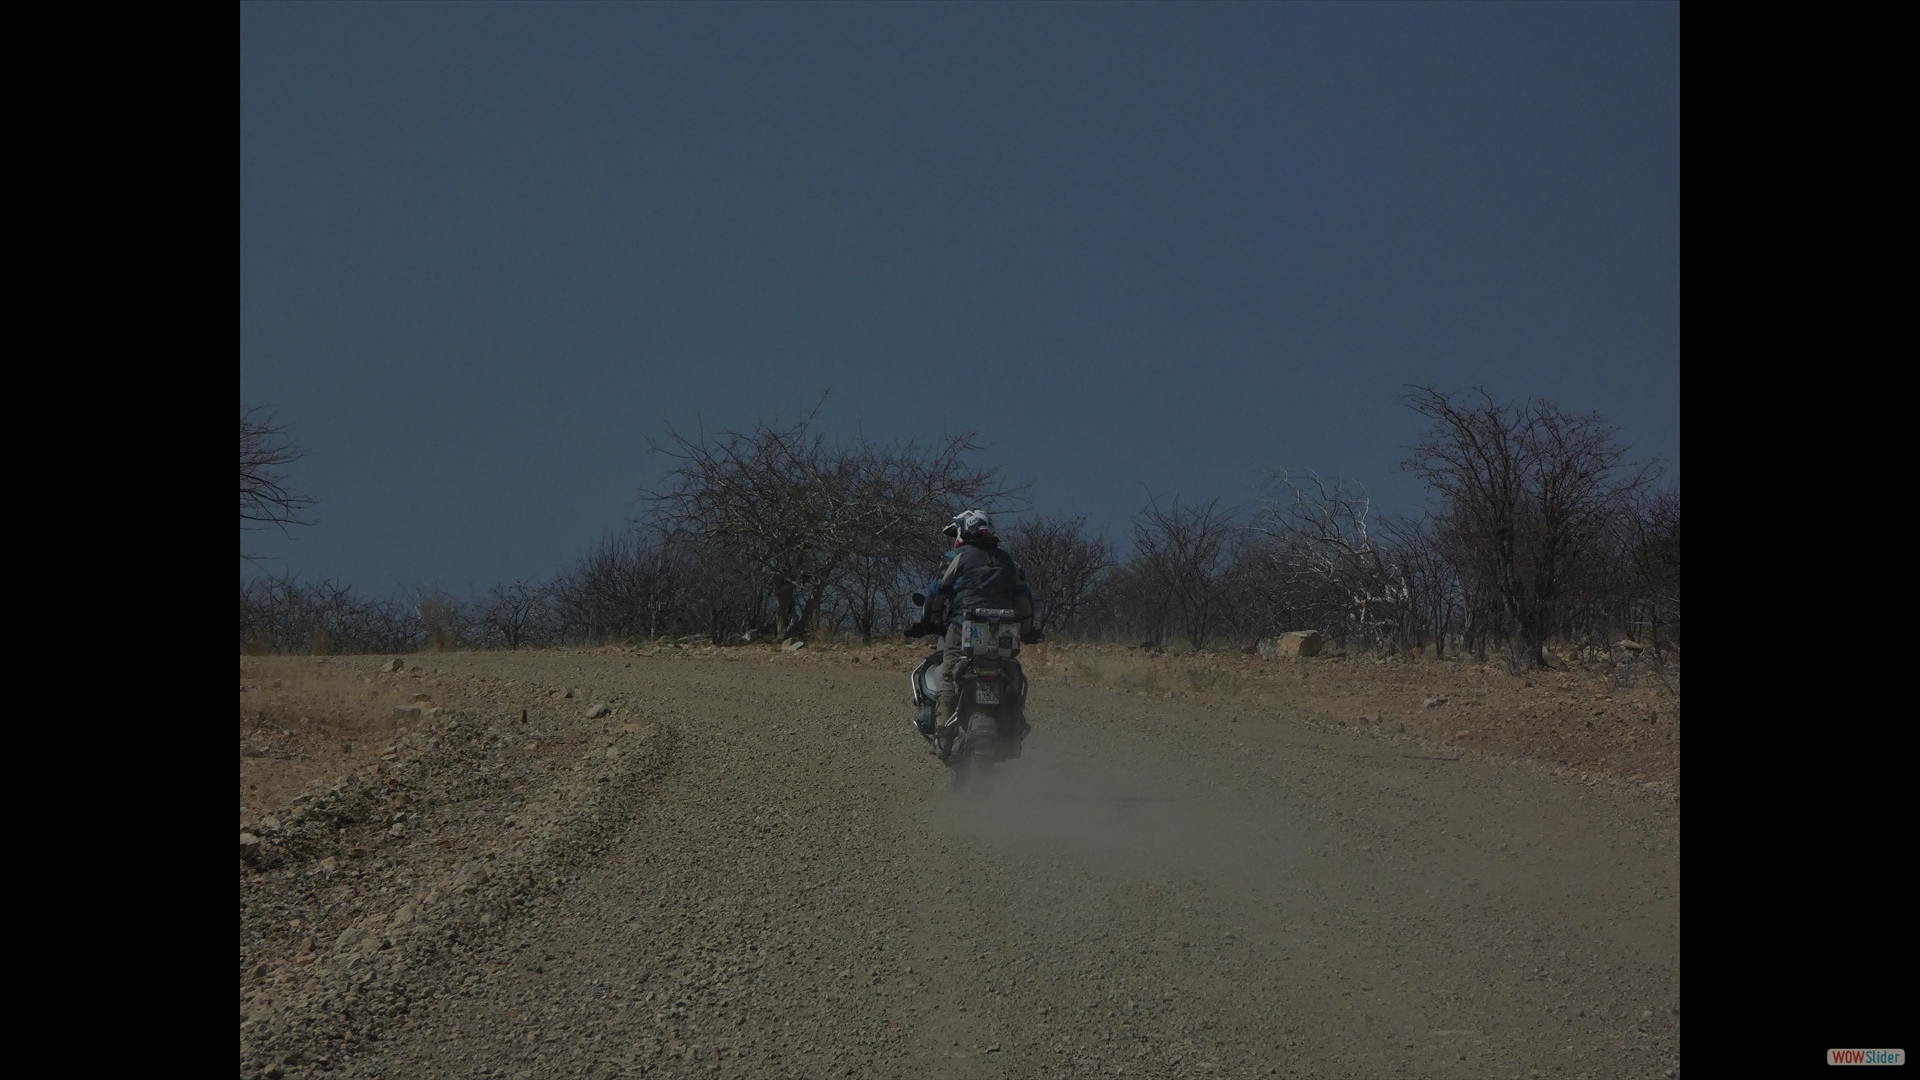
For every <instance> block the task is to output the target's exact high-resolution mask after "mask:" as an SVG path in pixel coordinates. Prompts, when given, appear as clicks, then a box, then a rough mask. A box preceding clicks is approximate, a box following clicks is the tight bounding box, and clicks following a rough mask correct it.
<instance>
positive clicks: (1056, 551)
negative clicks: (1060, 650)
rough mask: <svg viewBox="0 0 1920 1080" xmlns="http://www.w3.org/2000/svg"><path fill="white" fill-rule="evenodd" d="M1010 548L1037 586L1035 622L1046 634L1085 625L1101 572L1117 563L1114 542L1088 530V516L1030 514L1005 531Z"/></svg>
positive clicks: (1002, 534) (1034, 596)
mask: <svg viewBox="0 0 1920 1080" xmlns="http://www.w3.org/2000/svg"><path fill="white" fill-rule="evenodd" d="M1001 538H1002V541H1003V543H1005V545H1006V547H1007V550H1008V551H1009V552H1010V553H1011V554H1012V555H1013V557H1014V558H1015V559H1016V560H1018V562H1019V563H1020V567H1021V569H1023V570H1024V571H1026V575H1027V585H1028V586H1029V587H1030V588H1031V589H1032V590H1033V621H1034V625H1035V626H1036V627H1038V628H1039V629H1040V630H1041V631H1042V632H1044V633H1048V634H1058V633H1069V634H1070V633H1073V632H1075V631H1076V630H1079V629H1081V627H1080V622H1081V617H1082V615H1083V614H1084V613H1085V612H1086V611H1087V609H1088V607H1089V605H1090V604H1091V603H1092V602H1093V601H1094V596H1095V589H1096V587H1097V586H1098V584H1099V582H1100V578H1101V575H1103V574H1105V573H1106V572H1107V571H1108V570H1110V569H1111V568H1112V567H1113V565H1114V563H1115V555H1114V551H1113V544H1112V543H1111V542H1109V541H1108V540H1107V538H1106V537H1104V536H1094V535H1090V534H1089V533H1088V532H1087V519H1086V518H1084V517H1074V518H1067V517H1046V516H1041V517H1032V518H1028V519H1026V520H1024V521H1020V522H1017V523H1015V524H1014V525H1012V526H1010V527H1009V528H1007V529H1004V530H1002V533H1001Z"/></svg>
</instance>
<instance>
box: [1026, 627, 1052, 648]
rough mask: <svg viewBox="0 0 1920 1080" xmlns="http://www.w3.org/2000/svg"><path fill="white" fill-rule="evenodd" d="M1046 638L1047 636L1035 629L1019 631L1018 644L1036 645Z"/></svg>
mask: <svg viewBox="0 0 1920 1080" xmlns="http://www.w3.org/2000/svg"><path fill="white" fill-rule="evenodd" d="M1046 639H1047V636H1046V635H1045V634H1042V633H1041V632H1040V631H1039V630H1037V629H1034V630H1022V631H1020V644H1022V645H1038V644H1040V643H1041V642H1042V641H1045V640H1046Z"/></svg>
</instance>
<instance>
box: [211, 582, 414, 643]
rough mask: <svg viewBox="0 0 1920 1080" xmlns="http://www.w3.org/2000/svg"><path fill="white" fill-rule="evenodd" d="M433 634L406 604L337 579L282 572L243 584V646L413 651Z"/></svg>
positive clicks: (241, 628) (241, 600)
mask: <svg viewBox="0 0 1920 1080" xmlns="http://www.w3.org/2000/svg"><path fill="white" fill-rule="evenodd" d="M426 638H427V635H426V633H425V628H424V626H423V625H422V623H421V621H420V619H419V616H418V615H417V614H416V613H415V612H412V611H409V610H408V608H407V607H406V606H404V605H401V604H397V603H395V602H393V601H388V600H369V599H366V598H363V597H360V596H357V595H355V593H354V591H353V588H352V587H351V586H347V585H341V584H339V583H338V582H334V581H318V582H301V581H299V580H297V579H295V578H294V577H293V576H292V575H289V574H282V575H279V576H268V577H259V578H255V579H253V580H252V581H248V582H245V583H243V584H242V585H241V586H240V650H241V652H243V653H248V654H251V655H264V654H268V653H313V654H316V655H325V654H327V653H373V652H413V651H415V650H417V649H418V648H420V647H421V645H422V644H424V643H425V641H426Z"/></svg>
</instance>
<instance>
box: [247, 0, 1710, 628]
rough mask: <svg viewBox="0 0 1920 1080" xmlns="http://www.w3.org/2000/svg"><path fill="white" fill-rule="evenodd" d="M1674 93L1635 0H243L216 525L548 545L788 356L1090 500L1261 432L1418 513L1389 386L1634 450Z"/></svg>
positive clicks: (1031, 477) (1672, 244)
mask: <svg viewBox="0 0 1920 1080" xmlns="http://www.w3.org/2000/svg"><path fill="white" fill-rule="evenodd" d="M1679 113H1680V99H1679V7H1678V5H1677V4H1668V3H1605V4H1474V5H1449V4H1411V3H1403V4H1357V3H1356V4H1333V5H1316V4H1246V5H1236V4H1224V3H1221V4H1118V3H1115V4H1064V3H1062V4H1047V5H1022V4H950V5H943V4H858V5H853V4H847V5H842V4H822V5H808V4H801V3H780V4H764V5H760V4H742V5H725V4H717V3H716V4H698V5H673V4H539V5H534V4H512V3H500V4H429V3H416V4H315V3H289V4H266V3H250V4H244V5H242V7H241V10H240V400H241V402H242V403H244V404H249V405H262V406H267V407H270V408H271V409H273V410H274V411H275V412H276V413H277V414H278V415H279V416H280V417H281V418H282V419H283V420H286V421H291V422H292V423H293V425H294V428H295V434H296V437H297V439H298V441H299V443H300V445H301V446H302V447H303V448H305V450H306V451H307V457H306V458H305V459H304V460H303V461H301V462H300V463H299V464H298V465H297V466H296V467H295V469H294V478H295V483H296V486H298V487H300V488H302V489H303V490H305V491H307V492H308V493H310V494H312V495H313V496H315V497H317V498H318V499H319V500H320V505H319V506H318V508H317V509H316V514H317V516H318V517H319V518H320V519H321V523H320V524H319V525H317V526H314V527H312V528H308V529H302V530H298V531H297V532H296V534H295V539H293V540H290V541H289V540H282V539H280V538H278V537H277V536H275V535H273V534H249V535H248V536H247V537H245V538H243V542H244V544H245V545H246V546H249V547H251V548H254V549H257V550H259V551H261V552H264V553H266V554H267V555H269V556H271V557H272V558H273V559H275V560H277V561H274V562H272V563H270V564H269V566H270V568H271V569H275V570H279V569H289V570H293V571H296V572H299V573H301V574H303V575H306V576H331V577H336V578H339V579H341V580H344V581H348V582H353V583H356V584H358V585H359V586H361V587H362V588H366V589H370V590H372V591H374V592H384V591H386V590H388V589H390V588H393V587H396V586H405V585H420V584H427V583H434V584H439V585H441V586H444V587H448V588H452V589H455V590H464V589H466V588H468V587H485V586H486V585H489V584H492V583H493V582H495V581H498V580H504V579H511V578H516V577H544V576H547V575H550V574H551V573H553V572H554V571H555V570H556V569H558V568H559V567H560V566H561V565H563V564H565V563H567V562H569V561H570V560H571V558H572V556H573V555H574V553H575V552H576V551H577V550H578V549H579V547H580V546H582V545H583V544H585V543H588V542H590V541H592V540H594V539H595V538H596V537H598V535H599V534H600V533H602V532H603V531H604V530H605V529H607V528H609V527H611V526H614V525H617V524H619V523H620V522H621V521H622V520H624V519H625V518H627V517H629V516H631V515H633V514H635V513H637V512H638V509H639V508H638V506H637V505H636V504H635V496H636V494H637V492H638V491H639V489H640V488H642V487H643V486H646V485H648V484H651V483H654V482H656V481H657V480H658V478H659V477H660V475H661V473H662V471H663V468H664V463H663V461H662V459H661V458H660V457H659V456H657V455H650V454H649V453H648V452H647V441H646V440H647V437H648V436H650V435H651V436H656V437H657V436H659V435H661V434H663V433H664V431H665V430H666V428H667V426H668V425H670V424H671V425H673V426H675V427H677V428H680V429H682V430H689V431H690V430H693V429H696V428H697V427H698V426H699V425H701V424H703V423H704V424H705V425H706V427H707V428H708V429H716V428H725V427H730V426H745V425H750V424H752V423H753V422H754V421H755V420H756V419H758V418H770V417H772V416H774V415H776V414H778V415H779V416H781V417H792V416H795V415H797V414H799V413H801V412H802V411H804V410H805V409H807V408H808V407H810V406H811V405H812V404H813V403H814V402H815V401H817V400H818V398H819V396H820V394H821V392H822V391H824V390H830V391H831V396H830V397H829V398H828V401H827V405H826V409H825V411H824V414H823V415H824V418H825V420H826V421H827V422H828V424H829V427H830V429H831V430H833V431H838V432H843V433H844V432H851V431H854V430H864V431H865V432H866V433H867V434H868V435H869V436H873V437H878V438H892V437H895V436H912V435H920V436H926V437H937V436H938V435H939V434H941V433H942V432H943V431H947V430H952V429H957V428H962V427H968V428H973V429H976V430H978V431H979V432H980V433H981V436H982V438H983V440H984V441H985V442H987V443H989V444H990V445H991V448H992V449H991V461H992V462H993V463H996V464H999V465H1002V466H1004V467H1005V468H1006V470H1007V471H1008V473H1009V475H1010V476H1012V477H1014V478H1015V479H1020V480H1028V481H1031V482H1032V484H1033V501H1034V506H1035V509H1037V510H1040V511H1044V512H1049V513H1071V514H1085V515H1087V516H1088V517H1089V518H1090V519H1091V520H1092V521H1093V522H1094V523H1095V524H1096V525H1101V526H1105V527H1107V528H1108V529H1110V530H1111V531H1112V532H1113V533H1114V534H1116V535H1119V534H1121V533H1123V532H1124V531H1125V529H1126V527H1127V522H1128V519H1129V518H1130V516H1131V515H1132V514H1133V513H1134V512H1135V511H1136V510H1138V509H1139V508H1140V506H1141V505H1142V503H1143V502H1144V498H1145V493H1146V492H1147V491H1148V490H1151V491H1153V492H1154V493H1156V494H1165V493H1171V492H1178V493H1179V494H1180V495H1181V496H1182V497H1183V498H1187V499H1194V498H1201V499H1204V498H1210V497H1214V496H1219V497H1222V498H1223V499H1224V500H1226V501H1227V502H1229V503H1242V502H1247V501H1249V500H1251V499H1252V498H1253V497H1254V495H1255V490H1254V487H1255V484H1256V483H1257V482H1258V480H1259V479H1260V476H1261V474H1262V472H1263V470H1266V469H1269V468H1289V469H1295V470H1302V469H1316V470H1319V471H1321V472H1323V473H1329V474H1331V473H1340V474H1344V475H1346V476H1348V477H1351V478H1353V479H1356V480H1358V481H1360V482H1362V483H1364V484H1366V485H1367V486H1368V487H1369V488H1370V489H1371V490H1372V491H1373V493H1374V495H1375V496H1376V501H1377V503H1378V504H1379V505H1381V506H1383V507H1385V508H1388V509H1396V510H1413V509H1416V508H1417V507H1418V504H1419V500H1420V497H1421V493H1420V491H1419V489H1418V486H1417V484H1416V483H1415V482H1414V481H1413V480H1412V479H1411V478H1410V477H1408V476H1407V475H1405V474H1403V473H1400V472H1398V471H1396V467H1395V466H1396V462H1398V460H1399V459H1400V457H1401V450H1402V448H1403V447H1404V446H1405V445H1406V444H1407V443H1408V442H1410V441H1411V440H1412V439H1413V437H1414V436H1415V434H1416V433H1417V432H1418V430H1419V424H1418V418H1417V417H1416V416H1414V415H1413V414H1412V413H1411V412H1409V411H1408V410H1407V409H1406V408H1405V406H1404V404H1402V403H1401V402H1400V401H1398V400H1396V395H1398V394H1401V393H1403V392H1404V388H1405V386H1406V384H1409V383H1433V384H1437V385H1439V386H1440V387H1442V388H1443V389H1449V390H1463V389H1466V388H1469V387H1472V386H1475V385H1480V384H1484V385H1485V386H1487V387H1488V388H1489V389H1490V390H1492V391H1493V392H1494V393H1495V394H1496V395H1497V396H1499V397H1503V398H1523V397H1534V396H1538V397H1545V398H1549V399H1552V400H1555V401H1557V402H1559V403H1560V404H1561V405H1562V406H1564V407H1567V408H1569V409H1574V410H1577V411H1598V412H1600V413H1602V414H1603V415H1605V416H1607V417H1608V418H1610V419H1612V420H1613V421H1615V422H1616V423H1617V424H1619V425H1620V427H1621V428H1622V437H1623V438H1624V439H1626V440H1627V441H1629V442H1631V443H1632V444H1633V445H1634V446H1635V447H1636V450H1637V451H1638V453H1639V455H1640V456H1642V457H1654V456H1657V457H1660V458H1664V459H1666V460H1667V461H1668V462H1670V463H1671V465H1670V468H1669V475H1670V476H1672V477H1674V478H1677V477H1678V474H1679V439H1680V389H1679V385H1680V352H1679V348H1680V346H1679V317H1680V292H1679V262H1680V238H1679V182H1680V161H1679V134H1680V130H1679V129H1680V118H1679ZM939 524H940V523H937V522H929V523H928V527H929V530H930V531H932V530H935V529H937V528H938V525H939ZM244 573H245V571H243V574H244Z"/></svg>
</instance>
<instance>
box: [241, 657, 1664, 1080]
mask: <svg viewBox="0 0 1920 1080" xmlns="http://www.w3.org/2000/svg"><path fill="white" fill-rule="evenodd" d="M914 655H915V651H914V650H910V649H906V648H903V647H899V646H878V647H873V648H864V649H861V648H853V649H848V648H840V649H834V650H822V649H820V648H817V647H816V648H813V649H808V650H805V651H802V652H800V653H798V654H792V653H786V652H782V651H779V650H777V649H773V648H769V647H742V648H733V649H698V648H693V649H673V648H664V649H662V648H648V649H617V650H594V651H585V650H582V651H555V652H519V653H459V654H446V655H439V656H422V657H406V658H402V659H401V663H402V664H403V665H404V670H400V671H393V670H378V669H380V668H382V667H385V668H392V667H393V666H395V665H393V664H391V663H389V662H388V658H385V657H345V658H342V657H333V658H272V657H260V658H243V659H242V661H241V702H242V724H241V814H242V835H241V876H240V894H241V895H240V905H241V919H240V986H241V990H240V995H241V1007H240V1013H241V1016H240V1020H241V1028H240V1040H241V1045H240V1069H241V1075H242V1076H244V1077H258V1076H262V1075H266V1076H272V1077H318V1076H341V1077H346V1076H365V1077H441V1076H444V1077H456V1076H457V1077H470V1076H484V1077H492V1076H506V1077H521V1076H525V1077H549V1076H553V1077H562V1076H564V1077H611V1076H649V1077H669V1076H671V1077H688V1076H707V1075H715V1076H740V1077H768V1078H772V1077H799V1076H871V1077H908V1076H912V1077H918V1076H928V1077H1005V1078H1019V1077H1046V1076H1062V1077H1064V1076H1095V1075H1097V1076H1146V1077H1162V1076H1165V1077H1187V1076H1193V1077H1199V1076H1266V1075H1279V1076H1353V1077H1375V1076H1462V1077H1466V1076H1475V1077H1479V1076H1500V1077H1506V1076H1514V1077H1533V1076H1555V1077H1578V1076H1595V1077H1614V1076H1673V1075H1677V1070H1678V1067H1679V1033H1678V1024H1679V896H1678V886H1679V804H1678V790H1679V789H1678V762H1679V757H1678V720H1679V713H1678V697H1677V696H1676V692H1677V688H1678V685H1677V684H1678V672H1677V669H1674V668H1672V667H1671V666H1667V667H1663V668H1662V669H1661V670H1659V671H1657V672H1656V671H1653V670H1652V669H1651V667H1650V665H1648V664H1646V663H1643V662H1640V661H1633V660H1630V659H1629V658H1628V657H1626V656H1624V655H1616V656H1612V657H1598V658H1595V657H1589V658H1585V659H1582V658H1569V661H1568V669H1567V670H1565V671H1561V672H1555V673H1547V674H1544V675H1541V676H1538V677H1529V678H1527V679H1519V678H1516V677H1514V676H1511V675H1507V674H1504V673H1502V672H1498V671H1494V670H1491V669H1486V668H1480V667H1477V666H1474V665H1470V664H1454V663H1447V664H1431V663H1430V664H1372V663H1368V662H1365V661H1361V660H1358V659H1333V658H1316V659H1313V660H1301V661H1276V660H1272V659H1265V658H1260V657H1244V656H1239V655H1237V654H1236V655H1225V656H1206V655H1203V656H1197V657H1186V658H1175V657H1156V656H1148V655H1145V654H1143V653H1142V652H1141V651H1140V650H1125V649H1112V648H1105V649H1101V648H1091V647H1086V648H1070V647H1063V646H1043V647H1038V648H1036V649H1033V650H1030V651H1029V655H1028V668H1029V671H1030V673H1032V674H1033V675H1034V676H1035V687H1034V691H1033V698H1032V704H1031V706H1030V710H1029V711H1030V715H1031V717H1032V718H1033V720H1034V722H1035V728H1036V730H1035V733H1034V735H1033V736H1032V738H1031V739H1029V741H1028V744H1027V749H1026V753H1025V756H1024V757H1023V758H1022V760H1020V761H1018V762H1012V763H1008V764H1006V765H1004V766H1002V767H1001V768H1000V769H999V771H998V773H997V775H996V776H994V777H993V778H992V780H991V782H990V783H988V784H987V785H985V787H984V788H983V790H981V791H979V792H970V793H968V794H967V795H965V796H955V795H953V794H950V793H949V792H948V790H947V785H946V782H945V777H944V773H943V770H942V769H941V767H940V766H939V764H938V763H937V762H935V761H934V760H933V759H932V758H931V757H929V756H928V755H927V753H926V747H925V744H924V743H923V742H921V741H920V740H919V739H918V737H917V736H915V735H914V734H913V733H912V731H911V730H910V726H909V722H910V717H911V709H910V707H909V706H908V705H907V703H906V693H907V676H906V672H907V670H908V668H909V667H910V666H911V661H912V657H913V656H914ZM396 707H397V708H398V710H400V711H398V712H396V711H395V710H396ZM1463 733H1464V734H1463ZM303 777H304V778H305V781H306V782H305V783H304V784H303V783H302V782H301V781H302V778H303ZM319 777H326V778H329V779H328V782H324V783H322V782H318V780H317V778H319ZM296 788H299V789H302V792H303V793H301V794H299V795H297V796H296V795H291V794H285V793H287V792H291V791H294V790H295V789H296ZM282 796H284V797H282Z"/></svg>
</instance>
